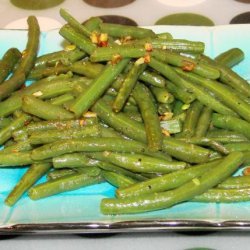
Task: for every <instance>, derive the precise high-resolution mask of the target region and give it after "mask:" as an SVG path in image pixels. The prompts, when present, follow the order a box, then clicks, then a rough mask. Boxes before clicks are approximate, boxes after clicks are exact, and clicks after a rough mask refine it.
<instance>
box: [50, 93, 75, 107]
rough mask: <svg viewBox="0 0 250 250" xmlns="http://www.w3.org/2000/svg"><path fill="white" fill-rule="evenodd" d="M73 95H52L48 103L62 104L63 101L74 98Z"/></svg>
mask: <svg viewBox="0 0 250 250" xmlns="http://www.w3.org/2000/svg"><path fill="white" fill-rule="evenodd" d="M74 98H75V97H74V96H73V95H72V94H63V95H60V96H58V97H54V98H52V99H50V101H49V102H50V103H51V104H53V105H63V104H64V103H66V102H68V101H72V100H74Z"/></svg>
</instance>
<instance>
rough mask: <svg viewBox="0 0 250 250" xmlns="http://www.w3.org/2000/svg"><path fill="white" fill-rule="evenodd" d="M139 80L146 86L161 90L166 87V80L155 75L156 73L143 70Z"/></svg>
mask: <svg viewBox="0 0 250 250" xmlns="http://www.w3.org/2000/svg"><path fill="white" fill-rule="evenodd" d="M139 79H140V80H141V81H143V82H145V83H147V84H150V85H153V86H155V87H159V88H163V87H165V85H166V80H165V78H164V77H162V76H161V75H159V74H157V73H156V72H153V71H149V70H144V71H143V72H142V73H141V74H140V76H139Z"/></svg>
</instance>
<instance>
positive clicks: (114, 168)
mask: <svg viewBox="0 0 250 250" xmlns="http://www.w3.org/2000/svg"><path fill="white" fill-rule="evenodd" d="M98 167H99V168H100V169H102V170H106V171H110V172H113V173H117V174H121V175H125V176H128V177H130V178H132V179H134V180H137V181H144V180H146V179H147V178H146V177H145V176H143V175H141V174H138V173H134V172H131V171H129V170H127V169H124V168H121V167H118V166H116V165H114V164H112V163H108V162H102V161H99V163H98Z"/></svg>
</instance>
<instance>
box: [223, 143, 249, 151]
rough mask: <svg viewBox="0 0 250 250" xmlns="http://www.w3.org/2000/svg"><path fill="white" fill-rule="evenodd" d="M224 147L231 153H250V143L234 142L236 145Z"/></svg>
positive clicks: (230, 144) (228, 144)
mask: <svg viewBox="0 0 250 250" xmlns="http://www.w3.org/2000/svg"><path fill="white" fill-rule="evenodd" d="M224 147H225V148H226V149H227V150H228V151H229V152H233V151H241V152H243V151H250V142H234V143H227V144H225V145H224Z"/></svg>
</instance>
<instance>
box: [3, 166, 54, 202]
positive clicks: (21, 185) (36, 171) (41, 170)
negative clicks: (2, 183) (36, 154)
mask: <svg viewBox="0 0 250 250" xmlns="http://www.w3.org/2000/svg"><path fill="white" fill-rule="evenodd" d="M50 168H51V164H50V163H38V164H32V165H31V166H30V167H29V169H28V170H27V172H26V173H25V174H24V175H23V176H22V178H21V180H20V181H19V182H18V183H17V184H16V186H15V187H14V189H13V190H12V191H11V192H10V193H9V195H8V196H7V198H6V199H5V201H4V202H5V204H6V205H8V206H13V205H14V204H15V203H16V202H17V201H18V200H19V199H20V198H21V196H22V195H23V194H24V193H25V192H26V191H27V190H28V189H29V188H31V187H32V186H33V184H35V183H36V182H37V181H38V180H39V179H40V178H41V177H42V176H43V175H44V174H46V173H47V172H48V171H49V169H50Z"/></svg>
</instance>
